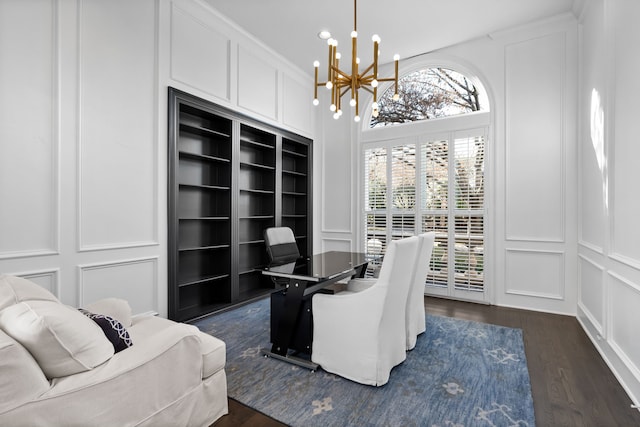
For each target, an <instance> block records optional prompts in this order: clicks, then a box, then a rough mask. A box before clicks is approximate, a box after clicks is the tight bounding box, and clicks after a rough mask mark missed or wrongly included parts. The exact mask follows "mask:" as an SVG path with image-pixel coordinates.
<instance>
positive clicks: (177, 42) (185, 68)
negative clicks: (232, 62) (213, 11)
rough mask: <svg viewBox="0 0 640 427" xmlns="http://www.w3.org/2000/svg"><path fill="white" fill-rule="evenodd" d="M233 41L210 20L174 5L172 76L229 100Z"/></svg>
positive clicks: (172, 19) (172, 12) (172, 16)
mask: <svg viewBox="0 0 640 427" xmlns="http://www.w3.org/2000/svg"><path fill="white" fill-rule="evenodd" d="M230 48H231V41H230V40H229V38H228V37H226V36H224V35H222V34H220V33H219V32H217V31H216V30H215V29H214V28H212V27H211V26H209V25H208V24H207V23H205V22H203V21H201V20H200V19H198V18H197V17H195V16H192V15H191V14H189V13H188V12H186V11H184V10H182V9H180V8H178V7H176V6H175V5H174V6H173V8H172V10H171V78H172V79H174V80H177V81H180V82H182V83H185V84H187V85H189V86H192V87H194V88H196V89H199V90H202V91H204V92H206V93H209V94H211V95H214V96H216V97H218V98H221V99H224V100H227V101H228V100H229V95H230V90H229V84H230V83H229V73H230V68H229V59H230Z"/></svg>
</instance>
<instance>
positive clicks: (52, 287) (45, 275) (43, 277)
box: [12, 269, 60, 298]
mask: <svg viewBox="0 0 640 427" xmlns="http://www.w3.org/2000/svg"><path fill="white" fill-rule="evenodd" d="M59 272H60V270H58V269H53V270H41V271H28V272H20V273H12V275H13V276H20V277H22V278H25V279H27V280H30V281H32V282H33V283H35V284H37V285H40V286H42V287H43V288H45V289H46V290H48V291H49V292H51V293H52V294H53V295H55V296H56V297H57V298H60V292H59V289H60V288H59V285H58V280H59V279H58V278H59Z"/></svg>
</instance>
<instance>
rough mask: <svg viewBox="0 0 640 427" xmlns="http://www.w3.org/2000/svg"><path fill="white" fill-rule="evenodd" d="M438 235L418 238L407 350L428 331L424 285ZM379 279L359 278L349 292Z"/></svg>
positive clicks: (407, 326)
mask: <svg viewBox="0 0 640 427" xmlns="http://www.w3.org/2000/svg"><path fill="white" fill-rule="evenodd" d="M435 237H436V233H435V232H433V231H430V232H428V233H423V234H420V235H419V236H418V238H419V239H420V242H419V243H418V256H417V257H416V262H415V265H414V266H413V270H412V273H411V288H410V290H409V293H408V295H407V308H406V335H407V350H412V349H413V348H414V347H415V346H416V342H417V341H418V335H420V334H421V333H423V332H424V331H426V330H427V327H426V313H425V310H424V283H425V279H426V277H427V273H428V271H429V263H430V262H431V253H432V252H433V243H434V241H435ZM376 280H378V279H374V278H357V279H352V280H350V281H349V283H347V291H349V292H359V291H362V290H364V289H367V288H369V287H371V286H372V285H373V284H374V283H375V282H376Z"/></svg>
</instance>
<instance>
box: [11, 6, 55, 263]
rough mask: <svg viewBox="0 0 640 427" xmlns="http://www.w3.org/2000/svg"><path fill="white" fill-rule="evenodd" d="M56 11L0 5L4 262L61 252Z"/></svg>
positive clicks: (43, 7)
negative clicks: (25, 83)
mask: <svg viewBox="0 0 640 427" xmlns="http://www.w3.org/2000/svg"><path fill="white" fill-rule="evenodd" d="M56 5H57V2H55V1H45V0H34V1H22V2H15V1H14V2H0V200H2V207H1V208H0V258H11V257H17V256H29V255H37V254H43V253H52V252H56V251H57V250H58V197H59V191H58V168H59V166H58V157H57V152H58V135H57V131H58V117H59V112H58V110H57V101H58V80H57V79H58V74H57V71H56V69H57V62H58V57H57V55H56V52H57V50H56V42H57V27H56V25H55V22H56V18H57V16H56V10H57V9H56ZM20 82H29V83H28V87H25V86H23V85H22V84H20Z"/></svg>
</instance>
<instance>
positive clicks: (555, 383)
mask: <svg viewBox="0 0 640 427" xmlns="http://www.w3.org/2000/svg"><path fill="white" fill-rule="evenodd" d="M425 307H426V309H427V313H429V314H433V315H439V316H449V317H455V318H458V319H466V320H474V321H477V322H484V323H491V324H494V325H501V326H508V327H511V328H519V329H522V331H523V336H524V345H525V352H526V356H527V364H528V367H529V375H530V378H531V389H532V395H533V406H534V410H535V415H536V425H537V426H539V427H545V426H550V427H556V426H571V427H573V426H597V427H617V426H621V427H632V426H640V412H638V411H637V410H636V409H632V408H631V407H630V405H631V401H630V399H629V396H627V394H626V393H625V391H624V390H623V389H622V386H620V384H619V383H618V381H617V380H616V379H615V377H614V375H613V374H612V373H611V371H610V370H609V368H608V367H607V365H606V364H605V363H604V361H603V360H602V358H601V357H600V354H599V353H598V351H597V350H596V349H595V347H594V346H593V344H592V343H591V341H590V340H589V338H588V337H587V335H586V334H585V333H584V331H583V330H582V327H581V326H580V325H579V323H578V321H577V320H576V319H575V318H574V317H571V316H561V315H556V314H546V313H538V312H535V311H528V310H517V309H512V308H505V307H496V306H485V305H481V304H472V303H466V302H460V301H450V300H446V299H440V298H429V297H426V298H425ZM416 421H418V420H416ZM214 426H215V427H231V426H233V427H254V426H260V427H262V426H265V427H272V426H273V427H275V426H284V424H282V423H280V422H278V421H275V420H274V419H272V418H270V417H267V416H265V415H263V414H262V413H260V412H257V411H255V410H253V409H251V408H249V407H247V406H245V405H243V404H241V403H239V402H236V401H234V400H232V399H229V415H226V416H224V417H222V418H221V419H220V420H218V421H217V422H216V423H215V424H214Z"/></svg>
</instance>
